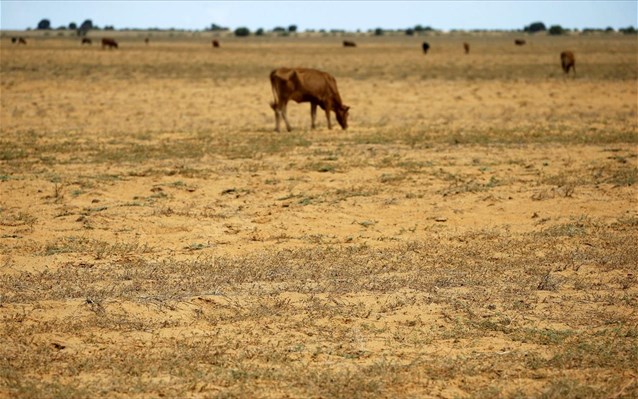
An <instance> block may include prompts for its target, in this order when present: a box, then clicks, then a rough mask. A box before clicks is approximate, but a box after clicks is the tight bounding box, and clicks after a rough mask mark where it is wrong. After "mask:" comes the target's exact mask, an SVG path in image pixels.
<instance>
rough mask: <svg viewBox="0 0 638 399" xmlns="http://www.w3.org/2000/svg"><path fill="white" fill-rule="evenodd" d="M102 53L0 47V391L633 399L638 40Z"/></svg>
mask: <svg viewBox="0 0 638 399" xmlns="http://www.w3.org/2000/svg"><path fill="white" fill-rule="evenodd" d="M115 34H118V39H119V40H120V49H118V50H114V51H108V50H101V49H100V48H99V46H98V45H96V44H94V45H93V46H85V47H81V46H80V43H79V39H76V38H68V37H29V38H28V40H29V43H28V45H26V46H17V45H12V44H11V42H10V40H9V38H8V37H7V36H4V37H2V40H1V44H0V73H1V75H0V78H1V79H0V90H1V98H0V107H1V108H0V118H1V119H0V121H1V128H0V252H1V257H0V319H1V322H0V342H1V344H0V397H3V398H9V397H11V398H95V397H109V398H156V397H168V398H235V397H239V398H377V397H381V398H430V397H432V398H465V397H473V398H498V397H501V398H631V397H638V366H637V365H638V314H637V312H638V270H637V266H636V265H637V264H638V247H637V245H636V242H638V195H637V191H636V183H637V179H638V148H637V143H638V110H637V107H638V105H637V98H638V93H637V91H638V88H637V87H638V42H637V41H636V37H635V36H622V35H613V34H612V35H599V36H596V35H590V36H574V37H546V36H534V37H527V41H528V44H527V45H526V46H523V47H516V46H514V45H513V43H512V42H513V38H514V36H512V35H484V36H460V35H458V36H455V35H447V36H430V37H427V40H428V41H429V43H430V45H431V46H432V47H431V50H430V53H429V54H428V55H427V56H424V55H423V54H422V53H421V51H420V42H421V41H422V40H423V38H409V37H381V38H374V37H354V40H356V41H357V42H358V45H359V46H358V47H357V48H348V49H346V48H342V47H341V46H340V43H341V40H342V38H340V37H314V38H311V37H308V38H298V37H289V38H249V39H246V40H239V39H233V38H225V39H222V47H221V48H219V49H212V48H211V46H210V37H208V36H207V35H206V34H196V35H189V34H175V35H170V36H169V35H164V36H161V37H159V36H151V43H150V45H148V46H146V45H144V43H143V42H142V37H143V35H141V34H140V33H120V32H116V33H115ZM463 41H468V42H469V43H470V44H471V46H472V51H471V54H469V55H464V54H463V49H462V45H461V43H462V42H463ZM565 49H571V50H573V51H574V52H575V54H576V58H577V61H576V71H577V75H576V77H575V78H574V77H572V76H569V77H567V78H566V77H564V76H563V72H562V71H561V69H560V65H559V53H560V52H561V51H562V50H565ZM283 65H286V66H309V67H316V68H320V69H323V70H326V71H328V72H331V73H332V74H333V75H335V77H336V79H337V82H338V84H339V88H340V91H341V95H342V97H343V99H344V102H345V103H346V104H347V105H349V106H351V107H352V110H351V115H350V128H349V129H348V130H347V131H342V130H340V129H334V128H333V130H327V129H326V127H325V126H326V125H325V119H324V118H323V117H322V114H321V113H320V115H319V118H318V121H319V122H320V128H319V129H317V130H314V131H311V130H310V129H309V125H310V117H309V113H310V112H309V108H310V107H309V105H308V104H303V105H297V104H291V105H290V106H289V115H290V117H291V123H292V125H293V127H294V128H295V129H294V130H293V132H291V133H280V134H276V133H274V132H273V128H274V116H273V113H272V110H271V109H270V108H269V106H268V102H269V101H271V98H272V93H271V90H270V86H269V82H268V74H269V72H270V70H271V69H273V68H275V67H278V66H283ZM333 118H334V116H333ZM333 121H334V119H333Z"/></svg>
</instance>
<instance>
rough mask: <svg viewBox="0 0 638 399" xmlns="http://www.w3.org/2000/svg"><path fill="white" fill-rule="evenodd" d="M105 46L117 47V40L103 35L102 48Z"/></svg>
mask: <svg viewBox="0 0 638 399" xmlns="http://www.w3.org/2000/svg"><path fill="white" fill-rule="evenodd" d="M106 47H108V48H118V47H117V42H116V41H115V39H111V38H109V37H105V38H103V39H102V50H104V49H105V48H106Z"/></svg>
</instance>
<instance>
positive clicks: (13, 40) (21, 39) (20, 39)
mask: <svg viewBox="0 0 638 399" xmlns="http://www.w3.org/2000/svg"><path fill="white" fill-rule="evenodd" d="M16 42H17V43H18V44H27V40H26V39H25V38H24V37H17V38H16V37H12V38H11V43H16Z"/></svg>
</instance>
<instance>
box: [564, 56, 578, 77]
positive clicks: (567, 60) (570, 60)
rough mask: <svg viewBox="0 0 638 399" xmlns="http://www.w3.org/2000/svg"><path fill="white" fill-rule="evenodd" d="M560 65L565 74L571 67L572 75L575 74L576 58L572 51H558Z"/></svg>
mask: <svg viewBox="0 0 638 399" xmlns="http://www.w3.org/2000/svg"><path fill="white" fill-rule="evenodd" d="M560 65H561V66H562V67H563V71H565V74H568V73H569V69H570V68H571V69H573V70H574V75H576V58H574V53H572V52H571V51H563V52H562V53H560Z"/></svg>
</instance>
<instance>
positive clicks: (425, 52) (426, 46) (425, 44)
mask: <svg viewBox="0 0 638 399" xmlns="http://www.w3.org/2000/svg"><path fill="white" fill-rule="evenodd" d="M421 48H422V49H423V54H427V53H428V50H429V49H430V44H429V43H428V42H423V44H422V45H421Z"/></svg>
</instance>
